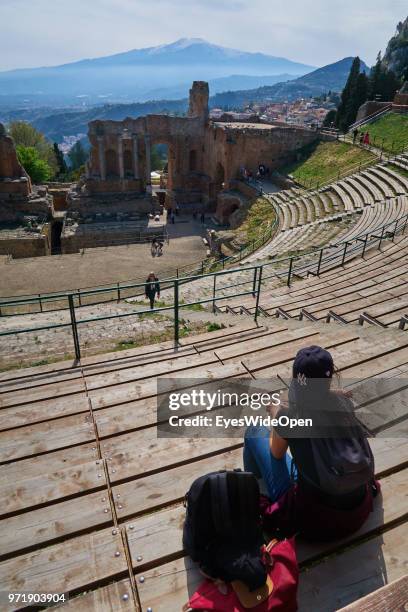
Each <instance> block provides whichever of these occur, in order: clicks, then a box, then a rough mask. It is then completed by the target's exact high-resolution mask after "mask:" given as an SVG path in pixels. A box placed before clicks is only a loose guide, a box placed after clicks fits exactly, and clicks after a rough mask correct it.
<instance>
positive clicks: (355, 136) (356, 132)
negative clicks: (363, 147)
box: [353, 128, 358, 144]
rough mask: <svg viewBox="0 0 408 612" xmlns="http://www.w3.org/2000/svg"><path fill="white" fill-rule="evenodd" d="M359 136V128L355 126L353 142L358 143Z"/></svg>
mask: <svg viewBox="0 0 408 612" xmlns="http://www.w3.org/2000/svg"><path fill="white" fill-rule="evenodd" d="M357 136H358V129H357V128H354V130H353V144H356V140H357Z"/></svg>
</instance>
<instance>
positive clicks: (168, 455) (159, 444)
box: [101, 428, 242, 482]
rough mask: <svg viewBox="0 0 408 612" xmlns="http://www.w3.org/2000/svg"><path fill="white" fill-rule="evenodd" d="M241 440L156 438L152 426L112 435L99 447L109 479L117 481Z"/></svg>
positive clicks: (228, 447) (229, 446) (221, 449)
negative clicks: (112, 436) (105, 461)
mask: <svg viewBox="0 0 408 612" xmlns="http://www.w3.org/2000/svg"><path fill="white" fill-rule="evenodd" d="M241 444H242V442H241V440H240V439H239V438H207V439H205V438H203V439H198V438H178V439H177V440H176V441H175V440H174V439H165V438H161V439H157V434H156V431H155V428H151V429H145V430H142V431H138V432H135V433H133V434H124V435H122V436H115V437H114V438H112V439H108V440H106V441H105V442H104V443H103V444H102V445H101V447H102V452H103V455H104V457H106V458H107V465H108V471H109V479H110V480H111V482H117V481H121V480H124V479H126V478H135V477H138V476H139V477H140V476H142V475H147V474H149V473H151V472H155V471H160V470H164V469H169V468H171V467H175V466H176V465H181V464H183V463H187V462H189V461H192V460H194V459H198V458H200V457H201V456H203V457H206V456H210V455H212V454H219V453H222V452H224V451H226V450H232V449H233V448H234V447H235V448H236V447H240V446H241Z"/></svg>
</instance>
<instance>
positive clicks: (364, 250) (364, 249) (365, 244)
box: [361, 234, 368, 259]
mask: <svg viewBox="0 0 408 612" xmlns="http://www.w3.org/2000/svg"><path fill="white" fill-rule="evenodd" d="M367 240H368V234H366V237H365V240H364V246H363V252H362V253H361V257H362V259H364V255H365V252H366V247H367Z"/></svg>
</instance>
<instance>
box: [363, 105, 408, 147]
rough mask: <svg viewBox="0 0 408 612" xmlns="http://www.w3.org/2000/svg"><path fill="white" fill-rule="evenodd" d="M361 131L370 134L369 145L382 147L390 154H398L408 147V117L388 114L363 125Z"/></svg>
mask: <svg viewBox="0 0 408 612" xmlns="http://www.w3.org/2000/svg"><path fill="white" fill-rule="evenodd" d="M361 131H363V132H368V133H369V134H370V141H371V144H373V145H375V146H376V147H382V146H383V147H384V149H385V150H386V151H388V152H390V153H399V152H400V151H401V150H402V149H403V148H407V147H408V115H399V114H397V113H389V114H388V115H385V116H384V117H381V119H378V121H375V122H374V123H371V124H370V125H364V126H362V128H361Z"/></svg>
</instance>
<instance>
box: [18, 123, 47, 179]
mask: <svg viewBox="0 0 408 612" xmlns="http://www.w3.org/2000/svg"><path fill="white" fill-rule="evenodd" d="M8 129H9V134H10V136H11V137H12V139H13V140H14V143H15V145H16V147H18V146H23V147H32V148H34V149H35V150H36V151H37V153H38V156H39V158H40V159H41V160H43V161H45V162H46V163H47V165H48V167H49V168H50V170H51V176H53V175H54V174H56V173H57V172H58V163H57V159H56V157H55V152H54V148H53V146H52V144H51V143H50V142H49V141H48V140H47V139H46V138H45V136H44V134H42V133H41V132H39V131H38V130H37V129H36V128H35V127H34V126H33V125H31V124H30V123H26V122H25V121H13V122H12V123H10V125H9V128H8Z"/></svg>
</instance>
